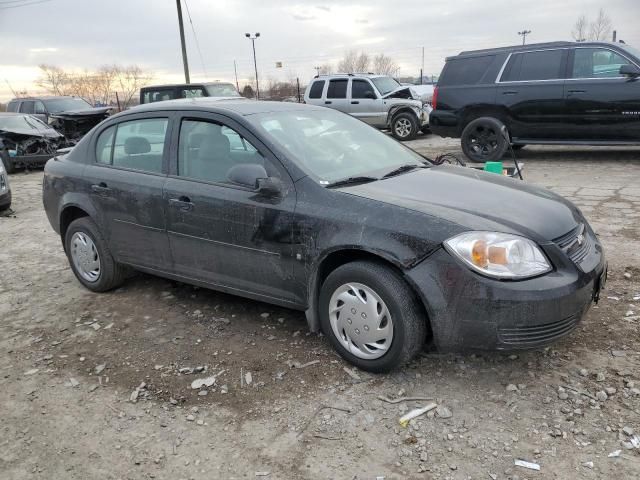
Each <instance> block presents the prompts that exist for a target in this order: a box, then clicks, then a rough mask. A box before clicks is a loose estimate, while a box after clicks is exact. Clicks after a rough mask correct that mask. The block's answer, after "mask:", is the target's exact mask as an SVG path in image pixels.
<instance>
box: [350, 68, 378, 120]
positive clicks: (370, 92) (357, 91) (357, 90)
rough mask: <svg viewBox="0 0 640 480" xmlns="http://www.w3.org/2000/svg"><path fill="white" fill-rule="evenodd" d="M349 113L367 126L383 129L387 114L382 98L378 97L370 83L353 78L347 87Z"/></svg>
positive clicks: (362, 79) (363, 79)
mask: <svg viewBox="0 0 640 480" xmlns="http://www.w3.org/2000/svg"><path fill="white" fill-rule="evenodd" d="M349 105H350V113H351V115H353V116H354V117H356V118H359V119H360V120H362V121H363V122H365V123H368V124H369V125H373V126H374V127H384V126H385V125H386V121H387V114H386V112H385V111H384V105H383V100H382V98H379V97H378V94H377V93H376V90H375V88H373V85H372V84H371V82H370V81H369V80H367V79H365V78H354V79H352V80H351V84H350V87H349Z"/></svg>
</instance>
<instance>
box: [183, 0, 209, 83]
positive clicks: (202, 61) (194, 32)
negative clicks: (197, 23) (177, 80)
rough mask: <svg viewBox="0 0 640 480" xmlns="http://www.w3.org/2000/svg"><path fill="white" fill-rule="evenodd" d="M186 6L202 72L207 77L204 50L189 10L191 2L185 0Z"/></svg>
mask: <svg viewBox="0 0 640 480" xmlns="http://www.w3.org/2000/svg"><path fill="white" fill-rule="evenodd" d="M184 6H185V7H186V8H187V17H189V23H190V24H191V31H192V32H193V39H194V40H195V41H196V48H197V49H198V55H199V56H200V63H202V72H203V73H204V76H205V78H206V77H207V76H208V75H207V69H206V67H205V66H204V58H203V57H202V50H200V42H199V41H198V35H196V29H195V27H194V26H193V20H191V12H190V11H189V4H188V3H187V0H184Z"/></svg>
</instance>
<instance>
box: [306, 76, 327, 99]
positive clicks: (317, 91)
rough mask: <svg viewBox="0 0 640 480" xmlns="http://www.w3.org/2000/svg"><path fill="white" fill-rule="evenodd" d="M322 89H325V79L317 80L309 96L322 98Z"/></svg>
mask: <svg viewBox="0 0 640 480" xmlns="http://www.w3.org/2000/svg"><path fill="white" fill-rule="evenodd" d="M322 90H324V80H316V81H315V82H313V84H312V85H311V90H309V98H322Z"/></svg>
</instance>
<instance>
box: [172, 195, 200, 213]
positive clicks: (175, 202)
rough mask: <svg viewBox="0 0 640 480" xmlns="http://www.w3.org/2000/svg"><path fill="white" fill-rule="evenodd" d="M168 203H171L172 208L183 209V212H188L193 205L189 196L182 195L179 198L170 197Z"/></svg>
mask: <svg viewBox="0 0 640 480" xmlns="http://www.w3.org/2000/svg"><path fill="white" fill-rule="evenodd" d="M169 205H171V206H172V207H173V208H177V209H180V210H184V211H185V212H188V211H189V210H193V207H194V205H193V203H192V202H191V199H189V197H186V196H184V195H183V196H181V197H179V198H170V199H169Z"/></svg>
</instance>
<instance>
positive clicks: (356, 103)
mask: <svg viewBox="0 0 640 480" xmlns="http://www.w3.org/2000/svg"><path fill="white" fill-rule="evenodd" d="M359 103H360V102H359V101H357V100H356V101H353V102H351V105H358V104H359Z"/></svg>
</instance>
